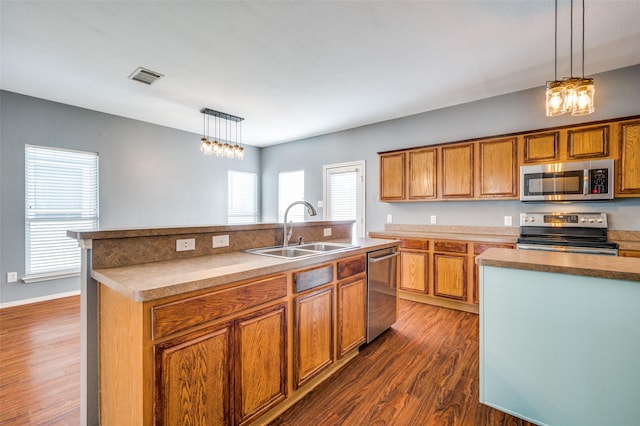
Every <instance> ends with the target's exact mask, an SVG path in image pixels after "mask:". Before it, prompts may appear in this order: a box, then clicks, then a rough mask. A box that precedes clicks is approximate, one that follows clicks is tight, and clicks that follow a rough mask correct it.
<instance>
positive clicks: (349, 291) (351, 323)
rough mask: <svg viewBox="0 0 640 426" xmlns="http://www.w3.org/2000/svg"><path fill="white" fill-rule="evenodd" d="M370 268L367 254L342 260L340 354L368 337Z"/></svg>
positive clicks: (339, 291)
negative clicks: (368, 270) (368, 277)
mask: <svg viewBox="0 0 640 426" xmlns="http://www.w3.org/2000/svg"><path fill="white" fill-rule="evenodd" d="M366 272H367V258H366V256H364V255H359V256H355V257H351V258H347V259H343V260H339V261H338V268H337V275H338V280H340V281H338V284H337V289H338V306H337V310H338V324H337V325H338V327H337V328H338V358H342V357H343V356H345V355H346V354H347V353H349V352H350V351H352V350H353V349H355V348H357V347H359V346H360V345H361V344H363V343H364V342H366V340H367V275H366ZM372 279H376V277H372Z"/></svg>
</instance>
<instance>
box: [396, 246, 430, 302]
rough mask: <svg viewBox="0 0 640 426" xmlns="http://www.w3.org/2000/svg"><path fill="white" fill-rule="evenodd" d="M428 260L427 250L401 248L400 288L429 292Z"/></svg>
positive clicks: (414, 291)
mask: <svg viewBox="0 0 640 426" xmlns="http://www.w3.org/2000/svg"><path fill="white" fill-rule="evenodd" d="M428 262H429V254H428V253H427V252H423V251H405V250H400V290H403V291H411V292H413V293H423V294H427V293H428V292H429V287H428V285H427V278H428V275H427V265H428Z"/></svg>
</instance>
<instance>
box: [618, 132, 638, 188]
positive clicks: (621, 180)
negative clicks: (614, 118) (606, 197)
mask: <svg viewBox="0 0 640 426" xmlns="http://www.w3.org/2000/svg"><path fill="white" fill-rule="evenodd" d="M617 170H618V171H617V175H618V176H617V183H616V196H620V197H630V196H636V197H637V196H639V195H640V121H632V122H628V123H623V124H621V125H620V161H619V163H618V165H617Z"/></svg>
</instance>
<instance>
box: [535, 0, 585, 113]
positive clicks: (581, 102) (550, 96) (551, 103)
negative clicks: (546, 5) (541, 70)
mask: <svg viewBox="0 0 640 426" xmlns="http://www.w3.org/2000/svg"><path fill="white" fill-rule="evenodd" d="M584 10H585V8H584V0H582V77H574V76H573V0H571V22H570V28H571V29H570V31H571V41H570V53H569V56H570V64H571V65H570V75H571V77H567V78H565V79H563V80H558V0H555V23H554V24H555V25H554V36H555V39H554V80H553V81H548V82H547V84H546V92H545V97H546V104H545V105H546V115H547V117H555V116H558V115H562V114H565V113H567V112H570V113H571V115H574V116H579V115H587V114H591V113H593V112H594V111H595V104H594V97H595V83H594V80H593V79H592V78H585V77H584V23H585V19H584V16H585V12H584Z"/></svg>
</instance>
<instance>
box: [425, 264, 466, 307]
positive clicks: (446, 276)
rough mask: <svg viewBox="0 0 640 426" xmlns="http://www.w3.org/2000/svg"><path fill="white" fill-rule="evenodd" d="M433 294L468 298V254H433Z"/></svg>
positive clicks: (460, 298) (457, 298) (450, 297)
mask: <svg viewBox="0 0 640 426" xmlns="http://www.w3.org/2000/svg"><path fill="white" fill-rule="evenodd" d="M433 294H434V295H435V296H439V297H445V298H448V299H455V300H462V301H464V300H466V298H467V256H466V255H458V254H443V253H435V254H434V255H433Z"/></svg>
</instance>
